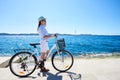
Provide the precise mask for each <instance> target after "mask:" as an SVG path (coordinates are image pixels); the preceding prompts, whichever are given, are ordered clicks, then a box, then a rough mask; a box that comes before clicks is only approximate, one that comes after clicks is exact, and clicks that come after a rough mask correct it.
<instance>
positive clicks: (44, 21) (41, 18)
mask: <svg viewBox="0 0 120 80" xmlns="http://www.w3.org/2000/svg"><path fill="white" fill-rule="evenodd" d="M38 21H39V24H40V25H46V19H45V18H44V17H43V16H41V17H39V18H38Z"/></svg>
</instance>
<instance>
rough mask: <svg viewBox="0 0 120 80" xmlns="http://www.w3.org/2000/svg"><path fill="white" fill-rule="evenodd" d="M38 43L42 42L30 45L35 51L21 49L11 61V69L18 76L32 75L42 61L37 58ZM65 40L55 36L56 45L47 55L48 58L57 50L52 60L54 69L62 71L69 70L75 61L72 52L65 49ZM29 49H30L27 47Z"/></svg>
mask: <svg viewBox="0 0 120 80" xmlns="http://www.w3.org/2000/svg"><path fill="white" fill-rule="evenodd" d="M37 45H40V43H31V44H30V46H33V47H34V50H33V53H31V52H29V51H20V52H17V53H16V54H15V55H13V56H12V57H11V59H10V61H9V65H10V71H11V72H12V73H13V74H14V75H15V76H18V77H27V76H29V75H31V74H32V73H33V72H34V71H35V69H36V68H37V66H39V64H40V62H39V59H37V57H36V54H37V55H39V52H38V49H37ZM65 47H66V45H65V40H64V38H63V39H57V35H56V38H55V42H54V45H53V46H52V48H51V49H50V52H49V54H48V56H47V59H48V58H49V57H50V55H51V54H52V51H53V50H55V52H54V53H53V54H52V56H51V62H52V66H53V67H54V69H56V70H57V71H60V72H65V71H68V70H69V69H70V68H71V67H72V66H73V63H74V58H73V56H72V54H71V53H70V52H69V51H67V50H65ZM25 50H29V49H25Z"/></svg>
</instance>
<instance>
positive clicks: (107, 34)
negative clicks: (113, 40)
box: [0, 33, 120, 36]
mask: <svg viewBox="0 0 120 80" xmlns="http://www.w3.org/2000/svg"><path fill="white" fill-rule="evenodd" d="M50 34H52V33H50ZM56 34H58V35H91V36H92V35H103V36H120V34H64V33H56ZM0 35H38V33H0Z"/></svg>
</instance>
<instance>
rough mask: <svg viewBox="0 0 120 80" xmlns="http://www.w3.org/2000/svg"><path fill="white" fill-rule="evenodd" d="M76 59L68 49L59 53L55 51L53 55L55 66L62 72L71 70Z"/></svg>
mask: <svg viewBox="0 0 120 80" xmlns="http://www.w3.org/2000/svg"><path fill="white" fill-rule="evenodd" d="M73 62H74V59H73V56H72V54H71V53H70V52H68V51H66V50H62V51H60V53H59V54H58V53H57V52H55V53H54V54H53V56H52V65H53V67H54V68H55V69H56V70H57V71H60V72H65V71H67V70H69V69H70V68H71V67H72V65H73Z"/></svg>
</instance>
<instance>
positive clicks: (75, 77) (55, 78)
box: [41, 72, 81, 80]
mask: <svg viewBox="0 0 120 80" xmlns="http://www.w3.org/2000/svg"><path fill="white" fill-rule="evenodd" d="M62 73H67V76H68V77H69V78H70V80H81V74H76V73H73V72H58V73H56V74H52V73H50V72H42V73H41V74H42V76H47V80H62V75H59V74H62Z"/></svg>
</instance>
